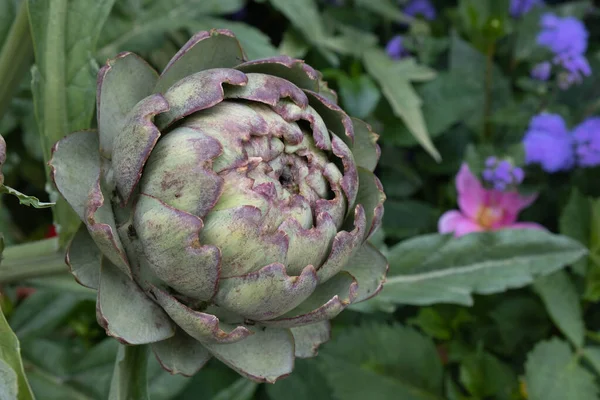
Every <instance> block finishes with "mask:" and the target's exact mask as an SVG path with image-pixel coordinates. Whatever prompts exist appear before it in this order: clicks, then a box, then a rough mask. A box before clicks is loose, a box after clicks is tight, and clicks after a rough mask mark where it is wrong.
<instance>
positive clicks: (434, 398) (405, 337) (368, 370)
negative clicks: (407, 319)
mask: <svg viewBox="0 0 600 400" xmlns="http://www.w3.org/2000/svg"><path fill="white" fill-rule="evenodd" d="M319 353H320V354H319V357H318V359H317V361H318V362H319V364H320V366H321V371H322V373H323V375H324V376H325V377H326V378H327V381H328V382H329V385H330V386H331V388H332V389H333V393H334V395H335V398H337V399H344V400H363V399H367V398H374V397H373V396H374V395H376V397H375V398H376V399H378V400H380V399H381V400H385V399H390V400H391V399H403V400H425V399H427V400H438V399H439V400H441V399H442V398H443V397H442V390H443V389H442V386H443V369H442V363H441V360H440V358H439V356H438V353H437V350H436V347H435V345H434V343H433V341H432V340H431V339H429V338H427V337H425V336H422V335H421V334H419V333H418V332H417V331H415V330H413V329H411V328H407V327H403V326H400V325H392V326H390V325H384V324H377V325H363V326H360V327H353V328H349V329H347V330H345V331H343V332H342V333H340V334H339V336H338V337H337V339H336V340H334V341H332V342H329V343H327V344H326V345H325V346H323V347H322V349H321V350H320V352H319Z"/></svg>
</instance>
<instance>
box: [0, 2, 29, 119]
mask: <svg viewBox="0 0 600 400" xmlns="http://www.w3.org/2000/svg"><path fill="white" fill-rule="evenodd" d="M32 61H33V43H32V41H31V33H30V32H29V17H28V15H27V4H26V1H25V0H21V2H20V4H19V9H18V10H17V16H16V18H15V20H14V22H13V24H12V26H11V27H10V31H9V32H8V37H7V38H6V41H5V42H4V45H3V46H2V51H1V52H0V82H2V85H0V118H2V116H3V115H4V113H5V112H6V109H7V108H8V106H9V105H10V102H11V100H12V98H13V95H14V93H15V91H16V90H17V88H18V87H19V84H20V83H21V81H22V80H23V77H24V76H25V74H27V73H29V66H30V65H31V62H32Z"/></svg>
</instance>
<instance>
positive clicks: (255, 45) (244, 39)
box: [188, 18, 279, 60]
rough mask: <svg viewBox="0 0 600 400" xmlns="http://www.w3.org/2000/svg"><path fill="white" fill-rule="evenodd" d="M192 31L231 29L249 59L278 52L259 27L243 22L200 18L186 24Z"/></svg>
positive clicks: (273, 54) (269, 55)
mask: <svg viewBox="0 0 600 400" xmlns="http://www.w3.org/2000/svg"><path fill="white" fill-rule="evenodd" d="M188 27H189V29H191V30H192V31H193V32H197V31H202V30H209V29H212V28H215V27H218V28H225V29H229V30H231V31H232V32H233V33H234V34H235V36H236V37H237V39H238V40H239V42H240V44H241V45H242V48H243V49H244V52H245V53H246V55H247V56H248V59H249V60H256V59H259V58H266V57H272V56H276V55H278V54H279V52H278V51H277V49H276V48H275V47H274V46H273V45H272V44H271V39H270V38H269V37H268V36H267V35H265V34H264V33H262V32H261V31H260V30H259V29H257V28H255V27H253V26H251V25H248V24H245V23H243V22H233V21H227V20H224V19H217V18H202V19H200V20H199V21H197V22H196V21H195V22H192V23H190V24H189V25H188Z"/></svg>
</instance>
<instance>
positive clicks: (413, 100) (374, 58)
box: [363, 48, 441, 161]
mask: <svg viewBox="0 0 600 400" xmlns="http://www.w3.org/2000/svg"><path fill="white" fill-rule="evenodd" d="M363 62H364V63H365V68H366V69H367V71H368V72H369V74H371V76H372V77H373V78H375V80H376V81H377V82H378V83H379V85H380V86H381V91H382V92H383V95H384V96H385V97H386V99H387V100H388V101H389V102H390V105H391V107H392V110H393V111H394V114H395V115H396V116H398V117H399V118H401V119H402V120H403V121H404V123H405V124H406V126H407V128H408V129H409V131H410V132H411V134H412V135H413V136H414V137H415V139H416V140H417V141H418V142H419V143H420V144H421V146H423V148H424V149H425V150H426V151H427V152H428V153H429V154H431V156H432V157H433V158H434V159H435V160H437V161H440V160H441V156H440V154H439V152H438V151H437V149H436V148H435V146H434V144H433V142H432V141H431V138H430V137H429V133H428V131H427V126H426V125H425V119H424V118H423V111H422V109H421V106H422V101H421V99H420V98H419V96H418V95H417V93H416V92H415V90H414V88H413V87H412V85H411V84H410V81H409V78H407V77H404V76H401V75H398V74H397V73H396V69H397V68H398V67H397V64H395V62H394V61H392V60H391V59H390V58H389V57H388V56H387V55H386V54H385V52H384V51H383V50H381V49H377V48H373V49H370V50H368V51H365V53H364V55H363ZM427 69H428V70H429V68H427Z"/></svg>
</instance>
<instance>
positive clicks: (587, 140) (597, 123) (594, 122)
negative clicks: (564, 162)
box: [573, 117, 600, 167]
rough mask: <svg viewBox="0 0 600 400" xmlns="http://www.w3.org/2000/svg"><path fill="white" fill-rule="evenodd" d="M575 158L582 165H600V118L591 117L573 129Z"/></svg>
mask: <svg viewBox="0 0 600 400" xmlns="http://www.w3.org/2000/svg"><path fill="white" fill-rule="evenodd" d="M573 143H574V144H575V158H576V160H577V165H579V166H580V167H596V166H598V165H600V118H599V117H591V118H588V119H586V120H585V121H583V122H582V123H581V124H579V125H578V126H577V127H575V129H574V130H573Z"/></svg>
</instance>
